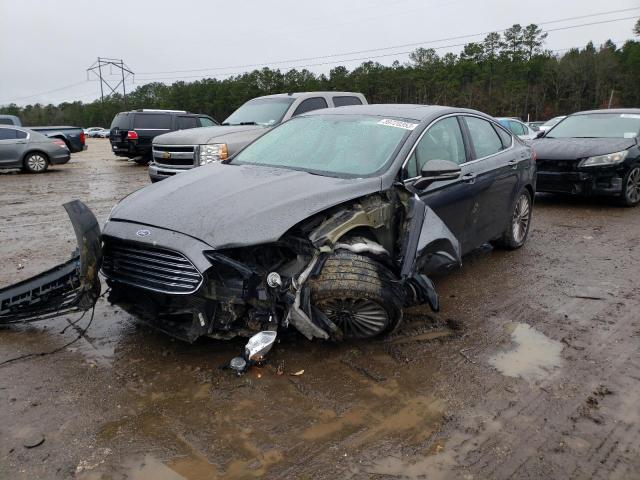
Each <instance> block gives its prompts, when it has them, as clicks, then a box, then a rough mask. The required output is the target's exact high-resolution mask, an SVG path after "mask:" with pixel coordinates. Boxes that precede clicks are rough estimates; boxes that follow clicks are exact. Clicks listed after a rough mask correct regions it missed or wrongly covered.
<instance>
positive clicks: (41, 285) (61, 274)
mask: <svg viewBox="0 0 640 480" xmlns="http://www.w3.org/2000/svg"><path fill="white" fill-rule="evenodd" d="M64 208H65V210H66V211H67V214H68V215H69V219H70V220H71V223H72V225H73V230H74V232H75V235H76V240H77V242H78V248H77V250H76V251H75V252H74V254H73V256H72V258H71V259H70V260H68V261H66V262H65V263H63V264H61V265H58V266H56V267H54V268H52V269H50V270H47V271H46V272H43V273H41V274H39V275H36V276H34V277H31V278H29V279H27V280H23V281H22V282H19V283H16V284H14V285H10V286H8V287H5V288H2V289H0V323H14V322H28V321H35V320H41V319H43V318H50V317H55V316H58V315H62V314H64V313H66V312H68V311H70V310H85V311H86V310H89V309H91V308H92V307H93V306H94V305H95V303H96V301H97V300H98V297H99V296H100V278H99V276H98V273H99V271H100V265H101V263H102V239H101V235H100V225H99V224H98V220H97V219H96V217H95V215H94V214H93V213H92V212H91V210H89V208H88V207H87V206H86V205H85V204H84V203H82V202H81V201H79V200H73V201H71V202H69V203H66V204H64Z"/></svg>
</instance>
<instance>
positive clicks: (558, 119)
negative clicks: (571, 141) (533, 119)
mask: <svg viewBox="0 0 640 480" xmlns="http://www.w3.org/2000/svg"><path fill="white" fill-rule="evenodd" d="M565 118H567V116H566V115H560V116H559V117H553V118H552V119H551V120H547V121H546V122H544V123H543V124H542V125H540V126H539V127H538V131H539V132H547V131H549V130H551V129H552V128H553V127H555V126H556V125H557V124H558V123H560V122H561V121H562V120H564V119H565Z"/></svg>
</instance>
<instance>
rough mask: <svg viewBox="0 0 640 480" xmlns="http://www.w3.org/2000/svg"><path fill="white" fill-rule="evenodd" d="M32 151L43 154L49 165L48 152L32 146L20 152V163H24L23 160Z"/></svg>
mask: <svg viewBox="0 0 640 480" xmlns="http://www.w3.org/2000/svg"><path fill="white" fill-rule="evenodd" d="M32 153H39V154H40V155H42V156H44V158H45V160H46V161H47V163H48V164H49V165H51V158H50V157H49V154H48V153H47V152H45V151H44V150H42V149H40V148H32V149H30V150H27V151H26V152H24V153H23V154H22V158H21V159H20V163H22V165H24V162H25V160H26V159H27V157H28V156H29V155H31V154H32Z"/></svg>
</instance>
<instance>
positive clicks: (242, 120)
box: [149, 92, 367, 182]
mask: <svg viewBox="0 0 640 480" xmlns="http://www.w3.org/2000/svg"><path fill="white" fill-rule="evenodd" d="M366 104H367V99H366V98H365V97H364V95H362V94H361V93H352V92H306V93H289V94H278V95H268V96H265V97H258V98H254V99H253V100H249V101H248V102H246V103H245V104H243V105H242V106H241V107H240V108H238V109H237V110H236V111H235V112H233V113H232V114H231V116H229V118H227V119H226V120H225V121H224V122H223V123H222V125H220V126H215V127H206V128H193V129H188V130H180V131H177V132H171V133H166V134H164V135H159V136H157V137H155V138H154V139H153V147H152V161H151V164H150V165H149V177H150V178H151V181H152V182H157V181H159V180H162V179H164V178H167V177H170V176H172V175H175V174H177V173H180V172H183V171H185V170H188V169H191V168H194V167H198V166H200V165H205V164H207V163H211V162H216V161H220V160H226V159H227V158H229V157H230V156H231V155H233V154H235V153H237V152H238V151H239V150H241V149H242V148H243V147H244V146H245V145H247V144H249V143H250V142H252V141H253V140H255V139H256V138H258V137H260V136H261V135H263V134H265V133H266V132H268V131H269V130H270V129H272V128H273V127H275V126H277V125H279V124H281V123H282V122H284V121H286V120H289V119H290V118H291V117H295V116H296V115H300V114H302V113H306V112H309V111H311V110H319V109H322V108H331V107H342V106H346V105H366Z"/></svg>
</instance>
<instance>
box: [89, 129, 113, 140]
mask: <svg viewBox="0 0 640 480" xmlns="http://www.w3.org/2000/svg"><path fill="white" fill-rule="evenodd" d="M110 134H111V130H108V129H106V128H101V129H100V130H97V131H94V132H93V137H95V138H109V135H110Z"/></svg>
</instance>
